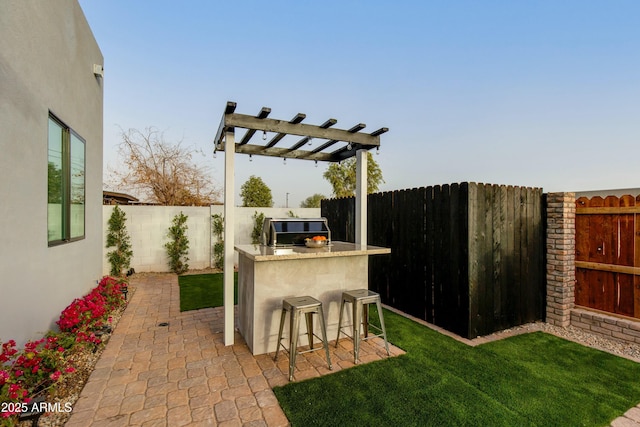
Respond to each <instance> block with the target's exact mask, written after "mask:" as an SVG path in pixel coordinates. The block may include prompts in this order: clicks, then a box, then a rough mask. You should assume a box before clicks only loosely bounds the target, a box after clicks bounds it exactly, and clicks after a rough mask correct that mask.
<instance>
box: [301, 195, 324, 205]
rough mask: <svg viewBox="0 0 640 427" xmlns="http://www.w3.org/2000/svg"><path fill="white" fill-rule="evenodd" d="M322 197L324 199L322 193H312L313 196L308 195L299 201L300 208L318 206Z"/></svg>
mask: <svg viewBox="0 0 640 427" xmlns="http://www.w3.org/2000/svg"><path fill="white" fill-rule="evenodd" d="M322 199H326V197H325V196H324V194H318V193H316V194H314V195H313V196H309V197H307V198H306V199H304V200H303V201H302V203H300V207H301V208H319V207H320V202H321V201H322Z"/></svg>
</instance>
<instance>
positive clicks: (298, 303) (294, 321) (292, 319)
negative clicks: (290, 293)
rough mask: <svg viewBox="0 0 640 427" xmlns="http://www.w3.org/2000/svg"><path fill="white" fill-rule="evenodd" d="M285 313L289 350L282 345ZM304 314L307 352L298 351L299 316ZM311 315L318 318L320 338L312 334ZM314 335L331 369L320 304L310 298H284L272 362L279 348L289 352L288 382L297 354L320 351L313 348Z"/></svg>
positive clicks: (276, 358) (276, 357) (291, 379)
mask: <svg viewBox="0 0 640 427" xmlns="http://www.w3.org/2000/svg"><path fill="white" fill-rule="evenodd" d="M287 312H290V314H289V348H287V347H285V346H284V344H282V339H283V338H282V330H283V329H284V318H285V315H286V314H287ZM301 314H304V315H305V317H306V320H307V335H308V337H309V350H305V351H298V348H297V347H298V335H299V331H300V315H301ZM313 314H317V315H318V317H319V318H320V329H321V331H322V337H319V336H317V335H315V334H314V333H313ZM314 335H315V336H316V337H317V338H318V339H321V340H322V345H323V347H324V351H325V352H326V354H327V364H328V365H329V369H333V368H332V367H331V358H330V357H329V342H328V341H327V329H326V326H325V324H324V313H323V311H322V302H320V301H318V300H317V299H315V298H313V297H310V296H303V297H293V298H285V299H284V300H282V314H281V315H280V331H279V332H278V348H277V349H276V355H275V356H274V358H273V360H278V352H280V346H282V348H284V349H285V350H287V351H288V352H289V381H293V370H294V368H295V366H296V355H297V354H298V353H300V354H302V353H308V352H310V351H316V350H320V348H315V349H314V348H313V337H314Z"/></svg>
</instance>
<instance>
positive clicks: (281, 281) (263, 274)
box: [235, 241, 391, 355]
mask: <svg viewBox="0 0 640 427" xmlns="http://www.w3.org/2000/svg"><path fill="white" fill-rule="evenodd" d="M235 250H236V251H237V252H238V323H239V328H240V333H241V334H242V336H243V337H244V339H245V341H246V342H247V345H248V346H249V349H250V350H251V352H252V353H253V354H254V355H257V354H263V353H271V352H274V351H276V348H277V345H276V342H277V340H278V328H279V326H280V313H281V310H282V300H283V299H284V298H287V297H294V296H304V295H309V296H312V297H314V298H316V299H318V300H320V301H322V305H323V308H324V315H325V321H326V325H327V334H328V337H327V339H328V340H329V341H333V340H335V339H336V335H337V333H338V317H339V311H340V299H341V296H342V292H343V291H344V290H348V289H367V288H368V286H369V282H368V270H369V256H370V255H381V254H388V253H391V249H388V248H382V247H378V246H365V247H361V246H360V245H357V244H354V243H346V242H335V241H334V242H331V244H330V246H328V247H321V248H307V247H305V246H291V247H271V246H266V245H238V246H236V247H235ZM301 323H302V325H301V326H300V331H301V334H300V344H299V345H308V341H307V338H306V334H304V333H302V332H304V331H306V326H304V322H301ZM347 324H350V322H349V323H347ZM313 326H314V330H315V332H316V334H317V335H319V336H321V334H320V332H319V331H320V329H319V323H318V322H317V321H315V322H314V325H313ZM288 334H289V328H288V326H285V330H284V333H283V336H284V337H288V336H289V335H288ZM315 345H319V344H318V342H317V341H315Z"/></svg>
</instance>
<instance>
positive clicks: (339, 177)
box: [323, 152, 384, 197]
mask: <svg viewBox="0 0 640 427" xmlns="http://www.w3.org/2000/svg"><path fill="white" fill-rule="evenodd" d="M323 177H324V178H325V179H326V180H327V181H329V183H330V184H331V186H332V187H333V195H334V196H335V197H351V196H354V195H355V192H356V158H355V157H351V158H350V159H347V160H345V161H343V162H341V163H332V164H331V165H330V166H329V167H328V168H327V170H326V171H325V172H324V175H323ZM383 182H384V179H382V170H381V169H380V166H379V165H378V163H377V162H376V161H375V160H374V159H373V156H372V155H371V153H369V152H367V193H368V194H371V193H375V192H376V191H378V188H379V187H380V184H381V183H383Z"/></svg>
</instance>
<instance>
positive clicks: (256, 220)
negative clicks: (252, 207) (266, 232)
mask: <svg viewBox="0 0 640 427" xmlns="http://www.w3.org/2000/svg"><path fill="white" fill-rule="evenodd" d="M263 224H264V213H262V212H258V211H255V213H254V214H253V230H252V231H251V243H253V244H254V245H257V244H259V243H260V238H261V237H262V226H263Z"/></svg>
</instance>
